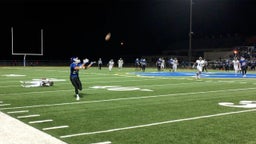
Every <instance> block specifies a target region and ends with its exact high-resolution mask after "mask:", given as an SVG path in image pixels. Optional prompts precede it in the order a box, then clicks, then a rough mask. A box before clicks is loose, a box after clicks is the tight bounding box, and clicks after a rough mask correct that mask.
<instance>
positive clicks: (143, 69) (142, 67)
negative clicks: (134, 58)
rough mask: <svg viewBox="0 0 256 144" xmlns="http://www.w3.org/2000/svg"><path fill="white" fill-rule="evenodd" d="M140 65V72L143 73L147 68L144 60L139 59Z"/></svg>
mask: <svg viewBox="0 0 256 144" xmlns="http://www.w3.org/2000/svg"><path fill="white" fill-rule="evenodd" d="M140 65H141V70H142V71H143V72H145V70H146V66H147V61H146V59H145V58H141V59H140Z"/></svg>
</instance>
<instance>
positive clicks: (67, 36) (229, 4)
mask: <svg viewBox="0 0 256 144" xmlns="http://www.w3.org/2000/svg"><path fill="white" fill-rule="evenodd" d="M189 8H190V0H31V1H28V0H19V1H17V0H16V1H14V0H2V1H1V2H0V17H1V22H0V30H1V33H0V37H1V43H0V47H1V48H0V49H1V50H0V51H1V60H6V59H7V60H8V59H15V58H17V56H12V55H11V27H13V28H14V50H15V52H33V53H40V29H43V30H44V56H41V57H40V59H69V58H70V57H72V56H79V57H89V58H91V59H98V58H99V57H103V58H105V59H109V58H119V57H120V56H122V57H123V56H135V57H140V56H143V55H160V54H161V53H162V51H163V50H168V49H175V47H174V46H173V44H174V43H178V42H181V43H182V44H181V45H183V47H184V49H188V40H189V37H188V33H189V23H190V19H189V14H190V9H189ZM255 14H256V0H193V21H192V24H193V25H192V27H193V28H192V29H193V32H194V37H195V38H204V37H211V36H219V35H223V36H224V37H225V36H226V35H231V36H233V35H243V36H248V37H249V36H253V35H256V22H255V21H256V20H255V18H256V17H255ZM108 32H111V39H110V40H109V41H105V39H104V38H105V35H106V34H107V33H108ZM121 42H123V45H121ZM184 43H185V44H184ZM3 54H4V55H3ZM20 57H21V59H22V56H20ZM38 59H39V58H38Z"/></svg>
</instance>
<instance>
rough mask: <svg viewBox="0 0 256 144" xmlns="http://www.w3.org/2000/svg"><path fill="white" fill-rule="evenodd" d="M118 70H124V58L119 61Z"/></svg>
mask: <svg viewBox="0 0 256 144" xmlns="http://www.w3.org/2000/svg"><path fill="white" fill-rule="evenodd" d="M117 63H118V69H119V70H121V69H122V68H123V64H124V60H123V59H122V58H120V59H119V60H118V61H117Z"/></svg>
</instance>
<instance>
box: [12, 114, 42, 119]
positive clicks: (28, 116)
mask: <svg viewBox="0 0 256 144" xmlns="http://www.w3.org/2000/svg"><path fill="white" fill-rule="evenodd" d="M39 116H40V115H39V114H34V115H24V116H17V118H20V119H22V118H31V117H39Z"/></svg>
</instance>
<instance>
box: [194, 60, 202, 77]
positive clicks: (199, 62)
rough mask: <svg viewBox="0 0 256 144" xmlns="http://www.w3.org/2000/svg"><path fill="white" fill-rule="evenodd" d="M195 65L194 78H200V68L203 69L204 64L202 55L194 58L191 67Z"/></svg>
mask: <svg viewBox="0 0 256 144" xmlns="http://www.w3.org/2000/svg"><path fill="white" fill-rule="evenodd" d="M195 65H197V66H196V69H197V72H196V79H200V77H201V73H202V70H203V66H204V60H203V58H202V57H199V59H198V60H196V62H195V63H194V65H193V68H194V67H195Z"/></svg>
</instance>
